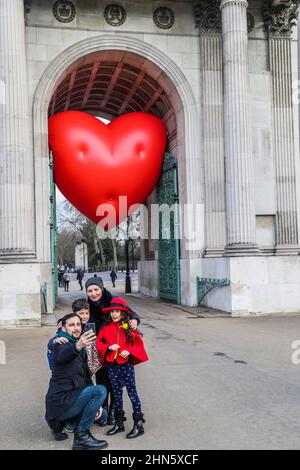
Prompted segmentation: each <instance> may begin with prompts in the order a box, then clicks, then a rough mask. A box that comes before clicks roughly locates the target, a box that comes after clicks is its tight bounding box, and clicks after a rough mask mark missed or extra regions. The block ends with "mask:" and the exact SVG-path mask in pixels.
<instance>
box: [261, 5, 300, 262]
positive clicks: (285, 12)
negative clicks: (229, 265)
mask: <svg viewBox="0 0 300 470" xmlns="http://www.w3.org/2000/svg"><path fill="white" fill-rule="evenodd" d="M298 8H299V0H297V1H293V2H291V5H290V6H288V7H287V6H281V5H279V6H273V5H272V2H270V1H269V0H268V1H267V2H265V4H264V8H263V17H264V23H265V29H266V32H267V34H268V35H269V44H270V68H271V74H272V85H273V86H272V90H273V146H274V162H275V172H276V199H277V211H276V254H278V255H297V254H298V253H299V251H300V246H299V239H298V237H299V235H298V216H297V199H296V168H295V158H296V155H295V135H294V116H293V113H294V110H293V99H292V97H293V75H292V27H293V26H296V18H297V15H298Z"/></svg>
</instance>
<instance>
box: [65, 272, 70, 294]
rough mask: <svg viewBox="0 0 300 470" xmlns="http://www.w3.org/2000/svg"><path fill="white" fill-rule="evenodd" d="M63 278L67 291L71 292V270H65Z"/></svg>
mask: <svg viewBox="0 0 300 470" xmlns="http://www.w3.org/2000/svg"><path fill="white" fill-rule="evenodd" d="M63 279H64V286H65V292H69V284H70V279H71V276H70V273H69V270H67V271H65V272H64V275H63Z"/></svg>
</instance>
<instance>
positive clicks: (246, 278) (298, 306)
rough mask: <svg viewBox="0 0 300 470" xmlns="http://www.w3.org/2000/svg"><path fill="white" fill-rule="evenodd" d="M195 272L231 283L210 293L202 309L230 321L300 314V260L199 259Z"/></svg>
mask: <svg viewBox="0 0 300 470" xmlns="http://www.w3.org/2000/svg"><path fill="white" fill-rule="evenodd" d="M194 271H196V270H195V269H194ZM197 271H198V272H200V273H201V276H202V277H204V278H212V279H223V278H227V279H229V280H230V285H229V286H226V287H218V288H216V289H213V290H212V291H210V292H209V293H208V294H207V295H206V297H205V298H204V300H203V302H202V304H203V306H206V307H209V308H213V309H217V310H221V311H225V312H228V313H230V314H231V315H232V316H233V317H238V316H258V315H272V314H286V313H300V256H262V255H261V256H248V257H246V256H243V257H232V258H230V257H228V258H226V257H224V258H215V259H213V258H202V262H201V264H200V263H199V266H198V269H197Z"/></svg>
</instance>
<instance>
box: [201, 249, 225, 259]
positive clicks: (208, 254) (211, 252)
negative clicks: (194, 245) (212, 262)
mask: <svg viewBox="0 0 300 470" xmlns="http://www.w3.org/2000/svg"><path fill="white" fill-rule="evenodd" d="M204 256H205V258H221V257H222V256H224V248H207V249H206V250H205V255H204Z"/></svg>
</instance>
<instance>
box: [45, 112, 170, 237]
mask: <svg viewBox="0 0 300 470" xmlns="http://www.w3.org/2000/svg"><path fill="white" fill-rule="evenodd" d="M49 146H50V148H51V150H52V152H53V157H54V178H55V183H56V184H57V186H58V188H59V189H60V191H61V192H62V193H63V195H64V196H65V197H66V198H67V199H68V200H69V201H70V202H71V203H72V204H73V206H75V207H76V208H77V209H78V210H79V211H80V212H81V213H82V214H84V215H85V216H86V217H87V218H88V219H90V220H92V221H93V222H95V223H98V222H101V221H102V222H103V225H104V220H105V217H104V214H105V215H107V212H105V213H104V212H103V210H102V209H100V210H99V208H98V207H99V205H104V204H105V205H107V204H112V206H113V207H114V208H115V212H116V219H115V223H113V222H110V226H109V227H107V226H106V229H107V228H109V229H110V228H112V225H118V224H119V223H121V222H122V221H123V220H124V219H125V218H126V217H127V215H128V214H127V213H125V214H124V211H120V207H119V196H127V206H128V208H129V207H130V206H131V205H133V204H142V203H144V202H145V200H146V199H147V197H148V196H149V194H150V193H151V192H152V190H153V189H154V187H155V185H156V183H157V181H158V178H159V175H160V170H161V165H162V160H163V154H164V150H165V146H166V129H165V126H164V124H163V123H162V122H161V121H160V120H159V119H158V118H157V117H155V116H152V115H151V114H147V113H129V114H125V115H123V116H120V117H118V118H116V119H114V120H113V121H112V122H111V123H110V124H108V125H105V124H104V123H102V122H101V121H99V120H98V119H97V118H95V117H94V116H91V115H90V114H87V113H83V112H81V111H64V112H61V113H58V114H55V115H54V116H52V117H51V118H50V119H49ZM101 207H106V206H101ZM110 207H111V206H110ZM97 208H98V213H97ZM122 212H123V213H122Z"/></svg>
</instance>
